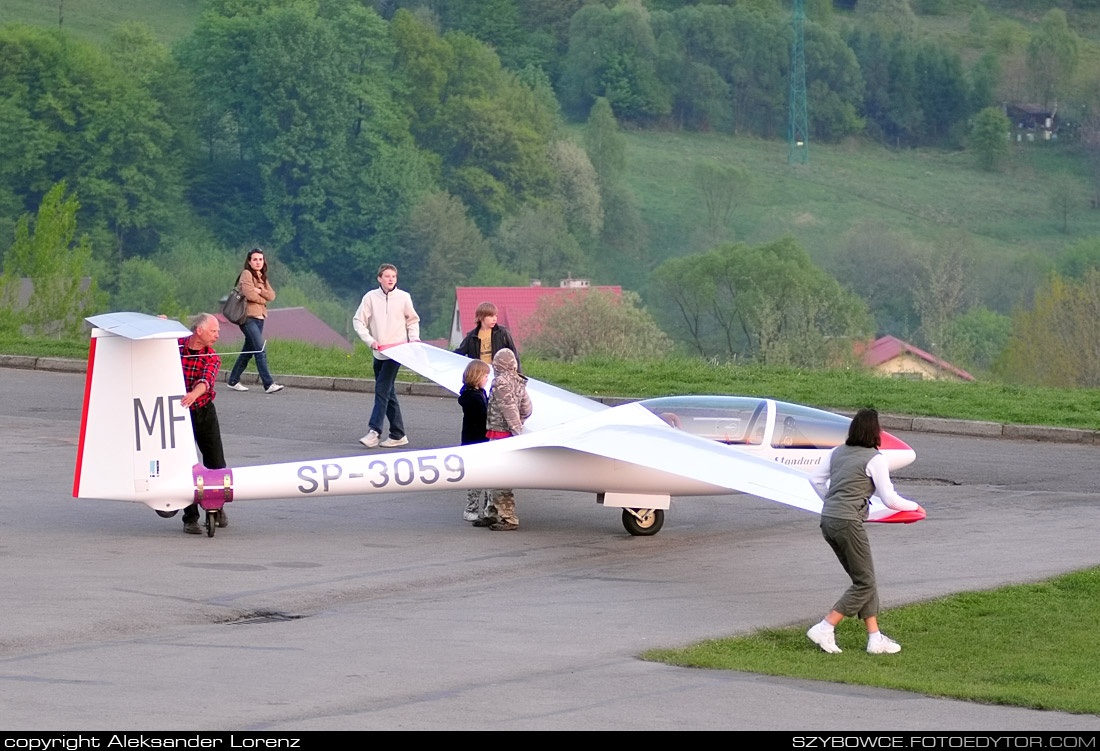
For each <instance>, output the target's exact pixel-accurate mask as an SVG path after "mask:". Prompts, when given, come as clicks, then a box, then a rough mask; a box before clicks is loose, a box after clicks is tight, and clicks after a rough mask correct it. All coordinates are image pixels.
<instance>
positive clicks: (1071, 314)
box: [998, 269, 1100, 388]
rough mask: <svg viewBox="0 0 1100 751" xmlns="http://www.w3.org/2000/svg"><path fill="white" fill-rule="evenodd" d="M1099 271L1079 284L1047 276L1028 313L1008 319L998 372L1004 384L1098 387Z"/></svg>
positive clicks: (1092, 270)
mask: <svg viewBox="0 0 1100 751" xmlns="http://www.w3.org/2000/svg"><path fill="white" fill-rule="evenodd" d="M1097 320H1100V270H1098V269H1090V270H1088V271H1087V272H1085V276H1084V277H1083V278H1082V279H1081V280H1080V281H1076V282H1074V281H1068V280H1066V279H1063V278H1062V277H1061V276H1059V275H1058V274H1052V275H1051V276H1050V277H1049V278H1048V279H1047V280H1046V282H1045V283H1044V284H1042V285H1041V286H1040V287H1039V289H1037V290H1036V291H1035V298H1034V302H1033V304H1032V306H1031V308H1030V309H1027V310H1020V311H1017V312H1016V313H1014V314H1013V316H1012V334H1011V336H1010V338H1009V344H1008V348H1007V350H1006V351H1005V355H1004V358H1003V360H1002V361H1001V362H1000V363H998V370H999V372H1000V373H1001V375H1003V376H1004V377H1005V378H1006V379H1008V380H1010V381H1012V382H1016V383H1023V384H1029V385H1036V386H1053V387H1058V388H1082V387H1083V388H1098V387H1100V358H1098V357H1097V356H1096V353H1097V352H1100V327H1098V326H1097V325H1096V321H1097Z"/></svg>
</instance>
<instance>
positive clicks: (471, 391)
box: [458, 360, 493, 527]
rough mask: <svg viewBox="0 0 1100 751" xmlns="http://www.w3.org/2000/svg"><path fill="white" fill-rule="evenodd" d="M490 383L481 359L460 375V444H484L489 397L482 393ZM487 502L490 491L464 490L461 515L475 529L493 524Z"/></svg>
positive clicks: (472, 362)
mask: <svg viewBox="0 0 1100 751" xmlns="http://www.w3.org/2000/svg"><path fill="white" fill-rule="evenodd" d="M488 380H489V366H488V365H486V364H485V363H484V362H483V361H481V360H471V361H470V364H469V365H467V366H466V370H465V371H464V372H463V373H462V390H461V391H459V392H458V403H459V405H460V406H461V407H462V445H463V446H466V445H469V444H471V443H484V442H485V441H487V440H488V438H487V437H486V435H485V418H486V415H487V413H488V409H489V396H488V394H486V393H485V384H486V383H487V382H488ZM488 501H489V492H488V491H487V490H484V489H473V488H471V489H470V490H467V491H466V510H465V511H463V512H462V518H463V519H464V520H465V521H468V522H473V524H474V526H475V527H487V526H489V524H491V523H492V522H493V520H492V519H486V517H485V506H486V504H487V503H488Z"/></svg>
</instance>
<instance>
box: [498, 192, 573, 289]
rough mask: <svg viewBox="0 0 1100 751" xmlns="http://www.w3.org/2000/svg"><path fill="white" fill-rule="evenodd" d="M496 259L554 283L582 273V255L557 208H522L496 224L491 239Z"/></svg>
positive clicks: (507, 265)
mask: <svg viewBox="0 0 1100 751" xmlns="http://www.w3.org/2000/svg"><path fill="white" fill-rule="evenodd" d="M492 247H493V252H494V254H495V255H496V258H497V260H498V261H500V262H501V264H503V265H504V266H505V267H506V268H509V269H511V270H513V271H518V272H522V273H526V274H529V275H530V276H531V277H532V278H534V279H541V280H545V281H548V282H555V283H556V282H557V281H558V280H561V279H565V278H566V277H568V276H572V275H576V276H581V275H583V274H584V273H585V261H584V255H583V254H582V252H581V249H580V246H579V245H578V244H577V240H576V238H574V237H573V235H571V234H570V233H569V228H568V227H567V226H566V223H565V217H564V216H563V215H562V212H561V209H560V207H558V206H556V205H554V204H547V205H544V206H537V207H524V208H523V209H521V210H520V211H519V212H517V213H516V214H514V215H513V216H509V217H507V218H505V219H504V221H503V222H501V223H500V229H499V230H498V231H497V234H496V236H495V237H493V239H492Z"/></svg>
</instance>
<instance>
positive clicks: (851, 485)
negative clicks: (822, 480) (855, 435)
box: [821, 446, 878, 521]
mask: <svg viewBox="0 0 1100 751" xmlns="http://www.w3.org/2000/svg"><path fill="white" fill-rule="evenodd" d="M877 453H878V449H872V448H864V447H863V446H841V447H839V448H837V449H836V450H835V451H833V455H832V460H831V461H830V462H829V492H827V493H826V494H825V506H824V507H823V508H822V509H821V515H822V516H829V517H832V518H834V519H849V520H851V521H863V520H864V519H866V518H867V501H868V499H869V498H870V497H871V496H872V495H874V493H875V484H874V483H873V482H872V481H871V478H870V477H868V476H867V462H869V461H871V459H873V458H874V456H875V454H877Z"/></svg>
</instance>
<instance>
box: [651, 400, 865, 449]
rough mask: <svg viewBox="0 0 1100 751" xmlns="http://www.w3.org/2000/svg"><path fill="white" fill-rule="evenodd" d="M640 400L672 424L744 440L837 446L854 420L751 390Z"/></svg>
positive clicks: (734, 440)
mask: <svg viewBox="0 0 1100 751" xmlns="http://www.w3.org/2000/svg"><path fill="white" fill-rule="evenodd" d="M640 404H641V405H642V406H643V407H645V408H646V409H648V410H649V411H650V412H652V413H653V414H655V415H657V416H658V417H660V418H661V419H662V420H664V421H665V422H667V423H668V424H669V425H671V426H672V427H674V428H678V429H680V430H684V431H687V432H689V433H692V434H694V435H697V436H701V437H703V438H708V439H710V440H712V441H719V442H721V443H726V444H730V445H740V446H761V445H763V444H764V442H765V441H767V442H768V444H769V445H771V446H774V447H776V448H795V449H828V448H834V447H836V446H840V445H842V444H843V443H844V440H845V439H846V438H847V437H848V425H849V424H850V423H851V420H850V419H848V418H847V417H844V416H842V415H835V414H833V413H832V412H825V411H823V410H820V409H814V408H812V407H803V406H802V405H800V404H790V403H788V402H777V401H772V400H771V399H760V398H757V397H748V396H664V397H659V398H656V399H646V400H644V401H642V402H640Z"/></svg>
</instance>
